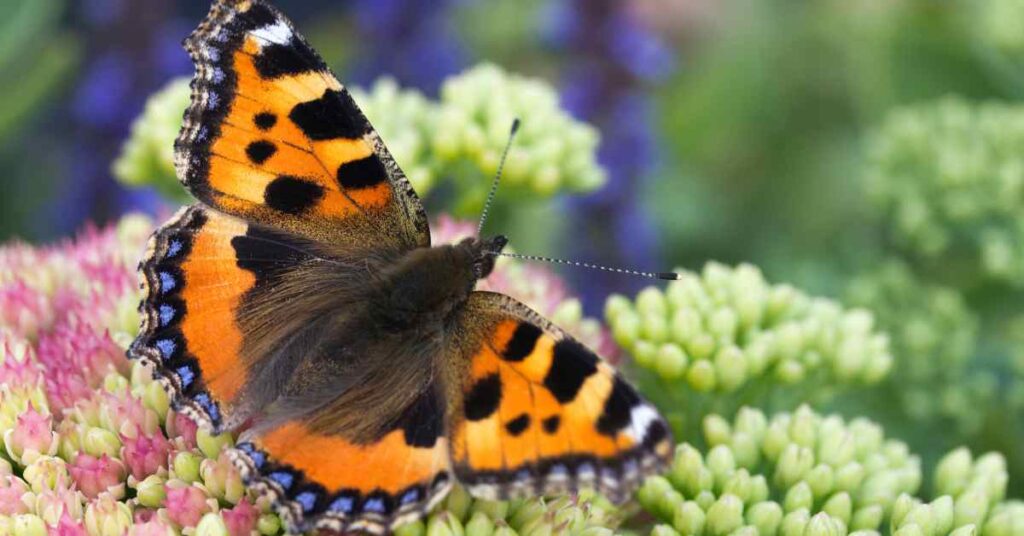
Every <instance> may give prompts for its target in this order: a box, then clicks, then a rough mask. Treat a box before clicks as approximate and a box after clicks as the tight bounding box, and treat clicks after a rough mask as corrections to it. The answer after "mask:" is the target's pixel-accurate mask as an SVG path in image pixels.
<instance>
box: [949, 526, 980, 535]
mask: <svg viewBox="0 0 1024 536" xmlns="http://www.w3.org/2000/svg"><path fill="white" fill-rule="evenodd" d="M976 534H978V529H977V528H976V527H975V526H974V525H964V526H962V527H957V528H956V529H954V530H953V532H950V533H949V536H975V535H976Z"/></svg>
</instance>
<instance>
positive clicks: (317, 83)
mask: <svg viewBox="0 0 1024 536" xmlns="http://www.w3.org/2000/svg"><path fill="white" fill-rule="evenodd" d="M186 48H187V50H188V51H189V53H190V55H191V56H192V59H193V61H194V62H195V65H196V75H195V78H194V79H193V83H192V87H193V90H192V103H191V106H190V107H189V109H188V110H187V112H186V113H185V124H184V127H183V128H182V131H181V134H180V135H179V137H178V140H177V141H176V143H175V162H176V166H177V168H178V176H179V177H180V178H181V179H182V181H183V182H184V184H185V185H186V186H187V187H188V188H189V190H190V191H191V192H192V193H193V195H195V196H196V197H197V198H198V199H199V200H201V201H203V202H205V203H207V204H209V205H210V206H213V207H216V208H218V209H220V210H222V211H224V212H227V213H229V214H233V215H236V216H240V217H244V218H246V219H250V220H253V221H256V222H260V223H263V224H267V225H272V226H275V227H279V228H282V229H287V230H289V231H292V232H294V233H297V234H300V235H302V236H306V237H309V238H313V239H317V240H321V241H325V242H327V241H330V242H332V243H335V244H338V245H339V246H345V247H349V248H364V249H365V248H366V247H367V244H368V243H369V242H370V241H371V240H370V238H371V237H372V242H373V243H374V244H384V245H387V246H390V247H393V248H396V249H402V250H405V249H411V248H412V247H415V246H425V245H429V233H428V230H427V224H426V216H425V214H424V212H423V208H422V206H421V204H420V201H419V199H418V198H417V197H416V193H415V192H414V191H413V189H412V186H411V185H410V184H409V182H408V180H407V179H406V178H405V176H404V174H403V173H402V171H401V170H400V169H399V168H398V166H397V165H396V164H395V162H394V160H393V159H392V158H391V156H390V154H389V153H388V151H387V149H386V148H385V147H384V145H383V143H382V142H381V141H380V138H379V137H378V136H377V133H376V131H374V129H373V127H372V126H371V125H370V123H369V122H368V121H367V120H366V118H365V117H364V116H363V114H362V112H361V111H360V110H359V108H358V107H357V106H356V104H355V102H354V101H353V100H352V97H351V96H350V95H349V93H348V91H346V90H345V89H344V88H343V87H342V86H341V84H340V83H339V82H338V80H337V78H335V76H334V75H333V74H331V72H330V70H329V69H328V68H327V66H326V65H325V64H324V62H323V60H322V59H320V56H319V55H318V54H317V53H316V52H315V51H314V50H313V49H312V48H311V47H310V46H309V44H308V43H307V42H306V40H305V39H304V38H303V37H302V36H301V35H299V34H298V32H296V31H295V29H294V27H293V26H292V24H291V22H290V21H289V20H288V19H287V18H286V17H285V16H284V15H282V14H281V13H280V12H279V11H277V10H276V9H275V8H273V7H271V6H269V5H268V4H266V3H265V2H263V1H262V0H218V1H217V2H215V3H214V6H213V8H212V9H211V10H210V13H209V15H208V16H207V18H206V20H204V21H203V23H202V24H201V25H200V26H199V28H198V29H197V30H196V31H195V32H194V33H193V34H192V36H191V37H189V39H187V40H186Z"/></svg>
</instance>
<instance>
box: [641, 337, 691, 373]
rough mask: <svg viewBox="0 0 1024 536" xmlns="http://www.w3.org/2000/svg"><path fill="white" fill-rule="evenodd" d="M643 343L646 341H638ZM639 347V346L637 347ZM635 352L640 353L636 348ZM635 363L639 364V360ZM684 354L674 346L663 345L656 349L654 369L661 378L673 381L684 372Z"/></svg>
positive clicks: (685, 363)
mask: <svg viewBox="0 0 1024 536" xmlns="http://www.w3.org/2000/svg"><path fill="white" fill-rule="evenodd" d="M638 342H640V343H644V342H646V341H638ZM638 346H639V345H638ZM636 351H638V352H639V351H640V349H639V348H638V349H637V350H636ZM637 363H638V364H639V363H641V361H640V360H638V361H637ZM686 365H687V358H686V353H685V352H684V351H683V349H682V348H680V347H679V346H678V345H676V344H672V343H665V344H662V345H661V346H660V347H658V353H657V356H656V357H655V363H654V368H655V370H656V371H657V372H658V375H660V376H661V377H662V378H665V379H666V380H674V379H676V378H679V377H681V376H682V375H683V374H684V373H685V372H686Z"/></svg>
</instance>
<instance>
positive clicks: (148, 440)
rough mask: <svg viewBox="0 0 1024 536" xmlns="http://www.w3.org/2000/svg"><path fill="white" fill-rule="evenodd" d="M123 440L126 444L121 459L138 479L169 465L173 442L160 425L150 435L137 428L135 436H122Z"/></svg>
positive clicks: (122, 448)
mask: <svg viewBox="0 0 1024 536" xmlns="http://www.w3.org/2000/svg"><path fill="white" fill-rule="evenodd" d="M121 441H122V443H123V445H124V446H123V447H121V459H122V460H124V463H125V464H127V465H128V470H129V471H130V472H131V474H132V476H134V477H135V479H136V480H142V479H144V478H146V476H148V475H151V474H154V473H156V472H157V470H158V469H160V468H161V467H166V466H167V455H168V454H169V453H170V451H171V444H170V442H168V441H167V438H166V437H164V434H163V432H161V431H160V429H159V427H158V428H157V429H156V430H154V431H153V432H152V433H151V434H149V435H147V434H145V433H143V432H142V430H141V429H137V430H136V431H135V437H126V436H122V437H121Z"/></svg>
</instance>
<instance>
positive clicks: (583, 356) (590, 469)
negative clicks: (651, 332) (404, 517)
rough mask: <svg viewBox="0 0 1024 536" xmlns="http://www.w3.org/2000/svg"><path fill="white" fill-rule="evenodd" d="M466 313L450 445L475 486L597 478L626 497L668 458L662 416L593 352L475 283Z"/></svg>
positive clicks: (531, 487)
mask: <svg viewBox="0 0 1024 536" xmlns="http://www.w3.org/2000/svg"><path fill="white" fill-rule="evenodd" d="M465 315H466V316H465V317H464V318H465V320H464V322H465V323H464V326H465V332H464V334H463V336H462V337H463V340H461V341H459V343H458V346H459V347H460V348H461V349H462V350H463V351H466V350H467V349H468V351H469V355H467V356H466V357H465V359H467V360H468V365H467V367H466V372H465V375H464V380H463V385H462V391H463V393H464V399H463V403H462V405H461V408H460V409H461V414H460V415H458V417H457V418H456V419H455V422H453V423H452V430H451V438H452V439H451V449H452V460H453V462H454V468H455V471H456V474H457V475H458V477H459V479H460V480H461V481H462V482H463V483H465V484H466V485H467V486H468V487H469V489H470V491H471V492H472V493H474V494H475V495H478V496H481V497H486V498H508V497H519V496H525V495H532V494H536V493H558V492H564V491H567V490H570V489H576V488H578V487H593V488H597V489H599V490H600V491H601V492H602V493H605V494H606V495H608V496H609V497H610V498H612V499H613V500H623V499H625V498H627V497H628V496H629V493H631V492H632V490H633V489H634V488H635V487H636V485H638V484H639V482H640V480H641V479H642V477H644V476H645V475H648V474H651V473H653V472H654V471H655V470H657V469H658V468H660V467H661V466H663V465H664V464H665V463H667V461H668V458H669V456H670V453H671V438H670V437H669V432H668V427H667V425H666V424H665V422H664V420H662V418H661V417H660V416H659V415H658V414H657V412H656V411H655V410H654V409H653V407H652V406H650V405H649V404H647V403H646V402H644V401H643V400H642V399H641V398H640V397H639V396H638V395H637V394H636V391H634V390H633V388H632V387H630V386H629V384H628V383H626V381H625V380H623V379H622V377H621V376H620V375H618V374H617V373H616V372H615V370H614V369H613V368H612V367H611V366H610V365H608V364H607V363H605V362H603V361H601V360H600V358H598V357H597V356H596V355H595V354H593V353H592V352H590V351H589V350H587V349H586V348H585V347H583V346H582V345H581V344H579V343H578V342H576V341H575V340H573V339H571V338H570V337H569V336H568V335H566V334H565V333H563V332H562V331H561V330H559V329H558V328H556V327H554V326H553V325H551V324H550V323H548V322H547V321H545V320H543V318H541V317H540V316H539V315H537V314H536V313H534V312H532V311H530V310H529V309H528V308H526V307H525V306H523V305H521V304H519V303H518V302H515V301H514V300H512V299H511V298H509V297H507V296H504V295H500V294H492V293H484V292H476V293H474V294H473V295H472V297H471V298H470V301H469V303H468V305H467V307H466V313H465ZM467 339H468V340H467Z"/></svg>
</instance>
